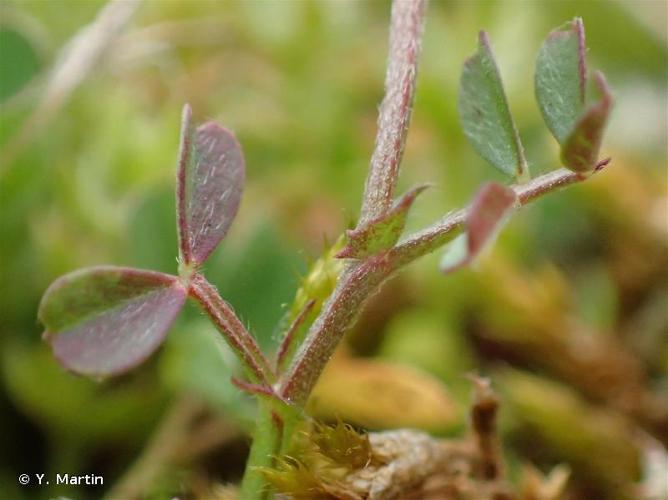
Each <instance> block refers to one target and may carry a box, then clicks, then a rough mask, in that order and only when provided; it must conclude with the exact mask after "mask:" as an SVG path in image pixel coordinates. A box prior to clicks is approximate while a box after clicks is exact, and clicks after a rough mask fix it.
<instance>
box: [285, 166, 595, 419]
mask: <svg viewBox="0 0 668 500" xmlns="http://www.w3.org/2000/svg"><path fill="white" fill-rule="evenodd" d="M605 165H607V163H605V164H604V165H603V166H605ZM601 169H602V167H601V168H599V169H598V170H597V171H599V170H601ZM584 179H586V177H584V176H582V175H580V174H577V173H575V172H572V171H570V170H567V169H565V168H562V169H559V170H555V171H553V172H550V173H547V174H545V175H542V176H540V177H537V178H535V179H533V180H531V181H529V182H527V183H525V184H519V185H514V186H512V189H513V190H514V191H515V193H516V194H517V198H518V203H519V204H520V206H523V205H526V204H527V203H529V202H531V201H533V200H535V199H537V198H539V197H541V196H543V195H545V194H547V193H550V192H552V191H555V190H557V189H559V188H561V187H564V186H567V185H570V184H574V183H576V182H580V181H582V180H584ZM467 214H468V209H461V210H457V211H454V212H451V213H449V214H448V215H446V216H445V217H443V218H442V219H441V220H440V221H438V222H436V223H435V224H433V225H432V226H430V227H428V228H426V229H424V230H423V231H420V232H419V233H416V234H414V235H412V236H410V237H408V238H407V239H405V240H404V241H402V242H400V243H399V244H398V245H397V246H395V247H394V248H393V249H391V250H389V251H387V252H384V253H381V254H378V255H375V256H372V257H370V258H368V259H366V260H364V261H356V262H353V263H351V264H350V265H349V267H348V268H347V269H346V270H345V271H344V272H343V274H342V276H341V277H340V278H339V281H338V283H337V286H336V288H335V289H334V292H333V293H332V295H331V296H330V297H329V299H328V300H327V302H326V303H325V304H324V306H323V308H322V311H321V312H320V315H319V316H318V318H317V319H316V320H315V322H314V323H313V325H311V328H310V329H309V331H308V333H307V335H306V338H305V340H304V342H303V344H302V345H301V346H300V349H299V351H298V352H297V354H296V356H295V358H294V360H293V362H292V364H291V366H290V367H289V369H288V370H287V371H286V373H285V375H284V376H283V377H281V379H280V380H279V382H278V388H277V393H278V394H279V395H280V396H281V397H282V398H284V399H286V400H287V401H290V402H292V403H294V404H297V405H300V406H301V405H304V404H305V403H306V400H307V399H308V397H309V395H310V393H311V390H312V389H313V387H314V386H315V383H316V382H317V380H318V377H319V376H320V374H321V373H322V370H323V369H324V367H325V365H326V364H327V361H328V360H329V358H330V357H331V356H332V354H333V353H334V350H335V349H336V346H337V345H338V344H339V342H340V341H341V338H342V337H343V335H344V333H345V332H346V331H347V330H348V328H349V327H350V326H351V325H352V323H353V321H354V320H355V318H356V316H357V313H358V312H359V311H360V309H361V308H362V306H363V305H364V302H365V301H366V300H367V299H368V298H369V297H370V296H371V295H372V294H373V293H374V292H375V291H376V290H377V289H378V288H379V287H380V285H381V284H382V283H383V282H384V281H385V280H386V279H387V278H389V277H390V276H391V275H392V273H394V272H395V271H396V270H398V269H400V268H402V267H403V266H405V265H406V264H409V263H410V262H413V261H414V260H416V259H417V258H419V257H422V256H423V255H426V254H428V253H431V252H433V251H434V250H436V249H437V248H439V247H440V246H442V245H444V244H445V243H447V242H448V241H450V240H451V239H452V238H453V237H454V236H455V235H456V234H458V233H459V232H460V231H461V230H462V229H463V227H464V225H465V223H466V219H467Z"/></svg>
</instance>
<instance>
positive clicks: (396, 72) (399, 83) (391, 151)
mask: <svg viewBox="0 0 668 500" xmlns="http://www.w3.org/2000/svg"><path fill="white" fill-rule="evenodd" d="M425 7H426V1H425V0H396V1H395V2H394V3H393V5H392V19H391V24H390V42H389V55H388V63H387V73H386V75H385V97H384V98H383V102H382V103H381V105H380V112H379V115H378V133H377V135H376V146H375V148H374V152H373V155H372V157H371V165H370V168H369V176H368V177H367V180H366V186H365V189H364V197H363V199H362V213H361V216H360V220H359V225H360V226H361V225H363V224H364V223H365V222H368V221H369V220H371V219H373V218H375V217H378V216H380V215H383V214H384V213H385V212H387V211H388V210H389V209H390V207H391V205H392V199H393V195H394V189H395V187H396V184H397V177H398V176H399V165H400V163H401V157H402V155H403V152H404V144H405V143H406V135H407V133H408V125H409V123H410V119H411V108H412V106H413V97H414V96H415V80H416V77H417V66H418V56H419V54H420V45H421V39H422V31H423V29H424V17H425V16H424V14H425Z"/></svg>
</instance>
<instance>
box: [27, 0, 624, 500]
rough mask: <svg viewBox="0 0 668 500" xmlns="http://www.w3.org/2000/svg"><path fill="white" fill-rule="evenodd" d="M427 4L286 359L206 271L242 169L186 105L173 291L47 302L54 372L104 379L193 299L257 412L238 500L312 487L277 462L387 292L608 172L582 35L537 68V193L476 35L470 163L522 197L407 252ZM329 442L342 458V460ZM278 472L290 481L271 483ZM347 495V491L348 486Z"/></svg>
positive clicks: (410, 31)
mask: <svg viewBox="0 0 668 500" xmlns="http://www.w3.org/2000/svg"><path fill="white" fill-rule="evenodd" d="M425 3H426V2H425V1H423V0H411V1H396V2H395V3H394V5H393V8H392V19H391V27H390V38H389V58H388V69H387V74H386V80H385V97H384V99H383V102H382V104H381V107H380V115H379V119H378V134H377V137H376V145H375V150H374V153H373V156H372V158H371V164H370V168H369V174H368V177H367V181H366V186H365V189H364V195H363V200H362V207H361V214H360V219H359V222H358V224H357V226H356V227H355V228H354V229H352V230H349V231H347V232H346V234H345V236H344V237H342V238H340V239H339V240H338V242H337V243H336V244H335V245H334V246H333V247H332V248H331V249H330V250H328V251H327V252H326V254H325V255H323V257H322V258H321V259H320V260H319V261H317V262H316V263H315V265H314V269H313V270H312V271H311V273H310V274H309V275H308V276H307V278H306V280H305V281H304V284H303V286H302V288H301V289H300V290H299V291H298V292H297V295H296V298H295V302H294V304H293V305H292V307H291V308H290V309H289V311H288V313H287V315H286V317H285V318H284V321H283V323H282V326H283V328H282V330H283V336H282V343H281V345H280V347H279V349H278V351H277V353H275V354H274V358H275V359H274V360H273V361H270V357H269V356H268V355H266V354H265V353H263V352H262V351H261V350H260V348H259V346H258V343H257V342H256V340H255V338H254V337H253V335H252V334H251V333H250V332H249V331H248V330H247V329H246V327H245V326H244V325H243V323H242V322H241V321H240V320H239V319H238V318H237V316H236V315H235V313H234V311H233V309H232V307H231V306H230V305H229V304H228V303H227V302H225V300H223V299H222V298H221V297H220V295H219V294H218V292H217V290H216V288H215V287H214V286H213V285H212V284H211V283H209V282H208V281H207V280H206V278H205V277H204V275H203V274H202V273H201V271H200V269H201V266H202V264H204V262H205V261H206V259H207V257H208V256H209V255H210V254H211V252H212V251H213V250H214V249H215V248H216V247H217V245H218V244H219V243H220V242H221V241H222V239H223V238H224V237H225V235H226V233H227V231H228V229H229V227H230V225H231V223H232V221H233V219H234V217H235V215H236V213H237V210H238V208H239V204H240V199H241V194H242V191H243V186H244V180H245V168H244V158H243V155H242V151H241V147H240V146H239V144H238V143H237V141H236V139H235V137H234V135H233V134H232V133H231V132H229V131H228V130H226V129H224V128H222V127H220V126H219V125H217V124H216V123H213V122H207V123H204V124H203V125H200V126H199V127H197V128H195V127H194V126H193V124H192V118H191V114H192V113H191V109H190V107H189V106H188V105H186V106H185V107H184V109H183V121H182V129H181V146H180V152H179V161H178V169H177V176H176V177H177V183H176V201H177V204H176V205H177V213H176V219H177V230H178V236H179V258H178V262H179V265H178V276H172V275H168V274H163V273H158V272H154V271H147V270H140V269H132V268H123V267H111V266H100V267H93V268H87V269H82V270H79V271H75V272H73V273H70V274H67V275H65V276H63V277H61V278H59V279H57V280H56V281H55V282H54V283H53V284H52V285H51V286H50V287H49V288H48V290H47V291H46V293H45V294H44V297H43V299H42V302H41V305H40V308H39V318H40V320H41V322H42V323H43V324H44V326H45V327H46V331H45V334H44V338H45V339H46V341H47V342H48V343H49V344H50V345H51V347H52V349H53V353H54V355H55V357H56V358H57V359H58V360H59V361H60V363H61V364H62V365H63V366H64V367H65V368H67V369H68V370H71V371H72V372H75V373H78V374H81V375H86V376H90V377H94V378H97V379H103V378H106V377H110V376H114V375H118V374H120V373H123V372H125V371H127V370H130V369H131V368H133V367H135V366H137V365H138V364H140V363H141V362H142V361H144V360H145V359H146V358H147V357H148V356H150V355H151V354H152V353H153V352H154V351H155V350H156V349H157V348H158V347H159V346H160V344H161V342H162V341H163V340H164V338H165V335H166V333H167V331H168V329H169V327H170V325H171V323H172V322H173V321H174V319H175V318H176V316H177V315H178V313H179V311H180V310H181V308H182V306H183V304H184V303H185V300H186V298H188V297H189V298H191V299H193V300H194V301H195V302H197V303H198V304H199V305H200V307H201V308H202V309H203V310H204V312H206V314H207V315H208V316H209V318H210V319H211V321H212V322H213V323H214V325H215V326H216V327H217V329H218V330H219V331H220V332H221V334H222V335H223V337H224V339H225V340H226V341H227V343H228V344H229V346H230V347H231V348H232V350H233V351H234V352H235V354H236V355H237V356H238V358H239V360H240V362H241V365H242V367H243V369H244V372H245V375H246V379H245V380H237V379H234V380H233V383H234V384H235V385H237V386H238V387H239V388H241V389H242V390H245V391H247V392H250V393H252V394H254V395H255V396H256V397H257V401H258V415H257V424H256V429H255V433H254V436H253V444H252V448H251V453H250V457H249V459H248V464H247V467H246V473H245V476H244V480H243V483H242V487H241V488H242V489H241V498H244V499H254V498H264V497H266V496H267V495H269V494H270V492H271V487H272V486H271V485H272V484H273V485H274V486H275V487H277V488H279V489H281V488H283V490H285V489H286V488H287V489H289V488H293V487H297V488H298V487H299V484H300V481H296V482H295V481H290V480H288V479H289V478H287V476H285V474H294V473H295V471H297V472H300V471H301V472H300V473H304V474H306V473H307V472H309V471H308V467H307V465H305V464H304V463H301V462H299V460H300V457H299V456H296V457H294V460H295V461H293V462H290V461H288V462H286V460H285V459H284V458H279V457H284V456H285V455H286V454H288V453H291V452H292V451H293V449H294V442H293V441H294V437H295V435H296V434H295V433H296V429H303V427H304V423H305V422H307V421H308V417H307V416H306V415H305V412H304V408H305V405H306V402H307V400H308V398H309V395H310V394H311V391H312V389H313V387H314V385H315V384H316V381H317V380H318V377H319V376H320V374H321V373H322V371H323V369H324V367H325V365H326V364H327V362H328V360H329V359H330V357H331V356H332V354H333V353H334V350H335V349H336V347H337V345H338V344H339V343H340V341H341V339H342V338H343V336H344V334H345V332H346V331H347V330H348V329H349V327H350V326H351V324H352V323H353V322H354V321H355V318H356V316H357V315H358V313H359V311H360V310H361V309H362V307H363V306H364V304H365V302H366V300H367V299H368V298H369V296H370V295H372V294H373V293H374V292H375V291H376V290H377V289H378V288H379V287H380V286H381V285H382V284H383V282H385V281H386V280H387V279H388V278H389V277H390V276H391V275H393V274H394V273H395V272H397V271H398V270H399V269H401V268H403V267H404V266H406V265H407V264H409V263H411V262H413V261H414V260H416V259H418V258H419V257H422V256H423V255H426V254H428V253H431V252H433V251H435V250H437V249H438V248H440V247H442V246H444V245H445V244H447V243H450V245H449V246H448V247H447V249H446V252H445V254H444V256H443V258H442V261H441V269H442V271H443V272H445V273H447V272H451V271H454V270H456V269H458V268H460V267H462V266H464V265H468V264H470V263H471V262H473V261H474V260H475V259H476V258H477V257H478V256H479V255H480V253H481V252H482V251H483V250H484V249H485V247H486V246H488V245H489V244H490V243H491V242H492V241H493V240H494V238H495V235H496V234H497V233H498V231H499V229H500V228H501V226H502V225H503V223H504V222H505V221H506V220H507V219H508V217H509V216H510V215H511V214H512V213H513V212H514V211H515V210H517V209H518V208H520V207H521V206H523V205H526V204H527V203H529V202H531V201H533V200H534V199H536V198H538V197H540V196H542V195H544V194H547V193H549V192H552V191H555V190H556V189H558V188H561V187H564V186H567V185H570V184H574V183H577V182H580V181H582V180H584V179H586V178H587V177H588V176H589V175H591V174H593V173H594V172H596V171H598V170H600V169H601V168H602V167H604V166H605V165H606V164H607V163H608V161H609V160H603V161H599V157H598V155H599V148H600V145H601V141H602V136H603V130H604V128H605V124H606V121H607V118H608V114H609V111H610V108H611V103H612V99H611V96H610V92H609V90H608V88H607V85H606V83H605V79H604V78H603V76H602V74H601V73H595V75H594V82H595V84H596V86H597V88H598V91H599V92H600V94H601V97H600V99H599V100H598V101H596V102H594V103H592V104H587V99H586V81H587V67H586V62H585V40H584V27H583V24H582V20H581V19H575V20H574V21H572V22H570V23H568V24H567V25H566V26H565V27H563V28H560V29H558V30H556V31H554V32H552V33H551V34H550V35H549V36H548V38H547V40H546V41H545V43H544V45H543V47H542V48H541V49H540V52H539V56H538V60H537V64H536V74H535V86H536V98H537V101H538V104H539V107H540V109H541V112H542V114H543V117H544V119H545V122H546V124H547V126H548V128H549V129H550V131H551V132H552V133H553V135H554V136H555V138H556V139H557V141H558V142H559V144H560V145H561V161H562V163H563V164H564V166H565V167H566V168H561V169H557V170H554V171H552V172H549V173H547V174H545V175H542V176H539V177H536V178H533V179H532V178H531V176H530V173H529V162H528V161H527V159H526V158H525V155H524V148H523V146H522V143H521V141H520V137H519V134H518V132H517V128H516V126H515V124H514V122H513V118H512V115H511V113H510V108H509V105H508V101H507V98H506V95H505V92H504V89H503V85H502V81H501V76H500V72H499V69H498V68H497V65H496V62H495V60H494V56H493V53H492V48H491V44H490V40H489V37H488V35H487V34H486V33H485V32H481V33H480V36H479V46H478V50H477V52H476V53H475V54H474V55H473V56H472V57H471V58H470V59H468V60H467V61H466V63H465V65H464V70H463V73H462V76H461V83H460V94H459V110H460V115H461V122H462V125H463V128H464V132H465V134H466V137H467V138H468V139H469V141H470V142H471V144H472V146H473V147H474V148H475V150H476V151H477V152H478V153H479V154H480V155H481V156H482V157H483V158H484V159H485V160H487V161H488V162H489V163H491V164H492V165H493V166H495V167H496V168H498V169H499V170H501V171H502V172H504V173H505V174H507V175H508V176H509V177H510V178H511V180H512V181H514V184H510V185H507V186H506V185H502V184H500V183H496V182H490V183H487V184H485V185H483V186H482V187H481V188H480V189H479V191H478V193H477V194H476V195H475V196H474V197H473V201H472V202H471V204H470V205H469V206H468V207H466V208H462V209H460V210H456V211H453V212H451V213H448V214H446V215H445V216H444V217H443V218H442V219H440V220H439V221H436V222H435V223H434V224H432V225H431V226H429V227H427V228H425V229H423V230H421V231H419V232H417V233H415V234H411V235H408V236H404V235H403V232H404V228H405V223H406V218H407V216H408V213H409V211H410V209H411V207H412V205H413V203H414V202H415V200H416V198H417V197H418V195H419V194H420V193H422V192H423V191H424V190H425V189H426V187H427V186H424V185H422V186H417V187H415V188H413V189H411V190H409V191H408V192H407V193H405V194H404V195H401V196H398V197H397V198H395V190H396V183H397V179H398V175H399V166H400V163H401V159H402V155H403V150H404V144H405V141H406V136H407V132H408V125H409V122H410V117H411V109H412V103H413V98H414V95H415V86H416V77H417V67H418V56H419V53H420V46H421V37H422V31H423V27H424V17H425ZM453 240H454V241H453ZM338 428H339V429H340V432H329V431H327V429H323V428H322V427H318V428H317V429H318V430H317V432H314V436H315V437H314V439H315V441H318V439H319V440H320V441H318V442H319V443H320V445H319V446H320V449H327V450H329V451H328V452H327V453H328V455H327V456H329V457H330V458H331V457H332V456H333V457H335V458H333V459H332V460H334V461H335V462H336V461H337V460H338V461H339V462H341V461H345V460H346V458H345V457H346V456H347V455H346V453H345V450H343V451H342V449H341V448H342V447H343V448H345V447H346V446H347V445H346V444H345V443H352V444H350V446H353V447H354V448H355V449H359V450H367V448H368V446H369V445H368V442H367V441H366V440H364V439H362V438H359V439H358V437H357V436H356V435H355V434H354V433H352V434H351V432H350V430H349V429H348V428H347V427H345V426H339V427H338ZM322 436H325V437H324V438H323V437H322ZM327 436H329V437H327ZM360 439H361V440H360ZM333 442H336V443H338V445H337V446H332V443H333ZM341 443H343V445H342V444H341ZM372 445H373V442H372ZM332 449H334V450H335V451H334V452H333V451H332ZM367 451H368V450H367ZM367 451H364V453H367ZM360 453H362V452H360ZM368 453H371V452H368ZM350 456H353V457H357V458H358V457H359V454H357V453H353V454H352V455H350ZM365 456H366V455H365ZM337 457H338V458H337ZM357 458H355V463H354V464H352V463H351V464H347V465H348V466H349V467H348V469H349V470H358V469H361V468H364V467H365V464H367V465H368V462H365V460H358V459H357ZM277 460H278V462H277ZM277 463H278V464H282V465H281V467H279V469H274V467H275V466H276V464H277ZM286 463H287V465H286ZM281 471H282V472H281ZM311 472H312V471H311ZM282 474H283V475H282ZM307 475H308V474H307ZM309 477H310V478H311V479H313V477H312V475H311V476H309ZM337 481H339V482H341V481H343V482H342V483H341V484H344V483H345V478H343V479H342V478H339V479H338V480H337ZM318 484H319V483H318V480H317V477H316V480H315V483H314V482H313V481H311V482H310V483H309V486H308V488H311V489H309V490H308V491H310V492H311V493H313V492H314V491H315V492H317V488H318V487H320V486H322V485H323V484H325V483H322V484H320V486H318ZM328 484H330V486H331V483H328ZM337 484H338V486H337V488H338V487H339V486H341V484H339V483H337ZM281 485H283V486H281ZM285 485H292V486H285ZM295 485H296V486H295ZM305 487H306V486H305ZM344 487H345V484H344ZM313 488H315V490H314V489H313ZM369 488H371V490H373V491H375V492H376V493H374V495H376V496H373V495H371V494H370V493H369V495H370V497H372V498H384V497H383V496H382V493H383V492H382V491H381V490H382V487H379V486H378V485H376V486H375V490H374V489H373V488H374V487H373V486H369ZM344 489H345V488H344ZM371 490H370V491H371ZM337 491H339V490H337ZM379 491H380V493H379ZM284 492H285V493H289V494H293V495H295V496H299V495H300V492H299V491H284ZM302 493H303V492H302ZM330 493H331V492H330ZM367 493H368V492H367ZM351 498H353V497H351ZM354 498H356V497H354Z"/></svg>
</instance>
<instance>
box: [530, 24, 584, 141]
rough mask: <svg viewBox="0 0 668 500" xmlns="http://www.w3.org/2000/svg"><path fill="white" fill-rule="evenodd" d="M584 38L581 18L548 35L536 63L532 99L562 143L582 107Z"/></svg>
mask: <svg viewBox="0 0 668 500" xmlns="http://www.w3.org/2000/svg"><path fill="white" fill-rule="evenodd" d="M584 44H585V36H584V27H583V25H582V19H580V18H575V19H574V20H573V21H572V22H570V23H568V27H567V29H565V30H563V29H557V30H554V31H553V32H552V33H550V34H549V35H548V37H547V39H546V40H545V42H544V43H543V46H542V47H541V48H540V51H539V53H538V59H537V60H536V74H535V86H536V100H537V101H538V106H539V107H540V111H541V113H542V114H543V119H544V120H545V123H546V124H547V127H548V128H549V129H550V131H551V132H552V134H553V135H554V137H555V138H556V139H557V141H559V143H560V144H563V143H564V141H565V140H566V138H567V137H568V135H569V134H570V132H571V130H572V129H573V127H574V126H575V123H576V121H577V120H578V118H579V117H580V115H581V113H582V110H583V108H584V104H585V80H586V63H585V45H584Z"/></svg>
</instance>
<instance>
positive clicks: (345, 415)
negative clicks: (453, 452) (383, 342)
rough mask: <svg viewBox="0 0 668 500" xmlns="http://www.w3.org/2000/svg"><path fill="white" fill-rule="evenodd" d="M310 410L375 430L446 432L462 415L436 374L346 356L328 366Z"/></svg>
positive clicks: (311, 402)
mask: <svg viewBox="0 0 668 500" xmlns="http://www.w3.org/2000/svg"><path fill="white" fill-rule="evenodd" d="M308 409H309V413H310V414H311V415H313V416H314V417H315V418H317V419H321V420H334V419H337V418H340V419H342V420H344V421H346V422H351V423H354V424H357V425H361V426H364V427H366V428H371V429H389V428H403V427H413V428H418V429H423V430H427V431H442V430H445V429H448V428H451V427H452V426H453V425H455V424H457V423H459V422H460V418H461V417H460V416H459V415H458V412H457V409H456V407H455V404H454V402H453V400H452V398H451V397H450V395H449V394H448V392H447V390H446V388H445V387H444V385H443V384H442V383H441V382H440V381H438V380H437V379H436V378H434V377H433V376H431V375H428V374H426V373H424V372H421V371H419V370H417V369H415V368H412V367H409V366H405V365H399V364H394V363H388V362H385V361H376V360H371V359H351V358H345V357H335V358H334V359H333V360H332V361H331V363H330V364H329V365H327V368H326V369H325V371H324V373H323V374H322V377H321V378H320V381H319V382H318V385H317V386H316V387H315V389H314V391H313V394H312V395H311V399H310V400H309V405H308Z"/></svg>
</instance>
